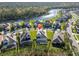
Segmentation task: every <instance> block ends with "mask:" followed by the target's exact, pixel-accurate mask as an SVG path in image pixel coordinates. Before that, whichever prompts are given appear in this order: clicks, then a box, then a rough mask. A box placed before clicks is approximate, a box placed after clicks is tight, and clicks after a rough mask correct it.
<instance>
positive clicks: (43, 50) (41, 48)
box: [0, 45, 67, 56]
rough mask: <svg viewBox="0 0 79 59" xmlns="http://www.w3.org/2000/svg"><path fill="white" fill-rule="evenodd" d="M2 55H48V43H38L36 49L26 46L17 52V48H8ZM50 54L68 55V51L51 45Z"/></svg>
mask: <svg viewBox="0 0 79 59" xmlns="http://www.w3.org/2000/svg"><path fill="white" fill-rule="evenodd" d="M0 55H1V56H47V55H48V50H47V46H46V45H38V46H37V48H36V49H35V50H32V49H31V46H27V47H25V48H21V49H20V51H19V52H18V53H17V52H16V50H15V49H12V50H8V51H5V52H2V53H0ZM49 55H50V56H58V55H61V56H62V55H67V52H66V51H65V50H64V49H61V48H56V47H51V50H50V51H49Z"/></svg>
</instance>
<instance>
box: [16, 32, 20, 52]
mask: <svg viewBox="0 0 79 59" xmlns="http://www.w3.org/2000/svg"><path fill="white" fill-rule="evenodd" d="M16 40H17V48H16V50H17V53H19V51H20V33H18V32H17V33H16Z"/></svg>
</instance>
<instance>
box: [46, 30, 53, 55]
mask: <svg viewBox="0 0 79 59" xmlns="http://www.w3.org/2000/svg"><path fill="white" fill-rule="evenodd" d="M46 33H47V41H48V42H47V49H48V55H49V51H50V50H51V47H52V43H51V40H52V39H53V35H54V32H53V31H51V30H46Z"/></svg>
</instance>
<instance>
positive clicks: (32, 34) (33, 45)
mask: <svg viewBox="0 0 79 59" xmlns="http://www.w3.org/2000/svg"><path fill="white" fill-rule="evenodd" d="M36 37H37V30H34V29H31V30H30V38H31V41H32V51H33V50H34V49H35V48H36Z"/></svg>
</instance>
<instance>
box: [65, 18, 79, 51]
mask: <svg viewBox="0 0 79 59" xmlns="http://www.w3.org/2000/svg"><path fill="white" fill-rule="evenodd" d="M73 21H76V20H75V19H70V21H69V23H68V25H69V26H68V27H67V29H66V30H67V32H68V34H69V35H70V36H69V39H70V40H71V41H72V46H74V47H76V48H77V49H78V50H79V45H78V43H77V41H76V39H75V38H74V37H73V34H72V29H71V26H72V22H73Z"/></svg>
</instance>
